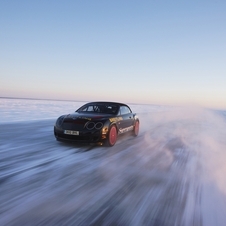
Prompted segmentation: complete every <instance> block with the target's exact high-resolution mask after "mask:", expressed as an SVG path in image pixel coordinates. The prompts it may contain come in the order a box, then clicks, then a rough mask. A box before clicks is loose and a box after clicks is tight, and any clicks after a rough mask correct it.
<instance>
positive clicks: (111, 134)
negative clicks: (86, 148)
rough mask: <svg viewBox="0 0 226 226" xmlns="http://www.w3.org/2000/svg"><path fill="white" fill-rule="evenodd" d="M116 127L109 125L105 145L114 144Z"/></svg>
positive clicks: (116, 134)
mask: <svg viewBox="0 0 226 226" xmlns="http://www.w3.org/2000/svg"><path fill="white" fill-rule="evenodd" d="M117 136H118V133H117V128H116V126H114V125H113V126H111V128H110V130H109V133H108V137H107V145H108V146H114V145H115V143H116V141H117Z"/></svg>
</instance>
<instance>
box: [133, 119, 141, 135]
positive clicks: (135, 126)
mask: <svg viewBox="0 0 226 226" xmlns="http://www.w3.org/2000/svg"><path fill="white" fill-rule="evenodd" d="M139 128H140V122H139V121H136V122H135V124H134V130H133V135H134V136H135V137H136V136H138V134H139Z"/></svg>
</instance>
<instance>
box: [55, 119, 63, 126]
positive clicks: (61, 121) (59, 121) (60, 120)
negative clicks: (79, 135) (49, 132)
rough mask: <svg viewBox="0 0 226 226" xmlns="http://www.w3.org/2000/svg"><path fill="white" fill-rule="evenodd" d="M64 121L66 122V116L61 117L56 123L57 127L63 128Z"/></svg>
mask: <svg viewBox="0 0 226 226" xmlns="http://www.w3.org/2000/svg"><path fill="white" fill-rule="evenodd" d="M63 121H64V116H60V117H59V118H58V119H57V121H56V126H57V127H61V125H62V123H63Z"/></svg>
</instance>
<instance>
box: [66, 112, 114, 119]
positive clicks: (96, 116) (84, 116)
mask: <svg viewBox="0 0 226 226" xmlns="http://www.w3.org/2000/svg"><path fill="white" fill-rule="evenodd" d="M112 117H115V116H114V115H109V114H92V113H83V112H82V113H81V112H75V113H72V114H68V115H65V119H72V120H75V119H85V120H100V119H108V118H112Z"/></svg>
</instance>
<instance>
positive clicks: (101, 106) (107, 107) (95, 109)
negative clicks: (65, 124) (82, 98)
mask: <svg viewBox="0 0 226 226" xmlns="http://www.w3.org/2000/svg"><path fill="white" fill-rule="evenodd" d="M118 110H119V106H118V105H116V104H111V103H90V104H86V105H84V106H82V107H81V108H79V109H78V110H77V112H86V113H100V114H114V115H115V114H117V113H118Z"/></svg>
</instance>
